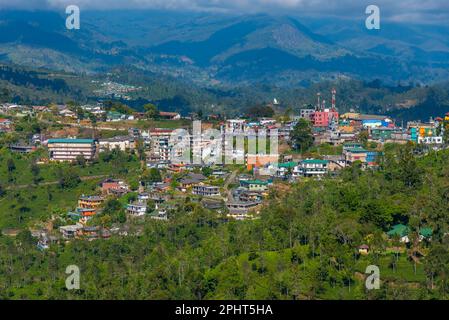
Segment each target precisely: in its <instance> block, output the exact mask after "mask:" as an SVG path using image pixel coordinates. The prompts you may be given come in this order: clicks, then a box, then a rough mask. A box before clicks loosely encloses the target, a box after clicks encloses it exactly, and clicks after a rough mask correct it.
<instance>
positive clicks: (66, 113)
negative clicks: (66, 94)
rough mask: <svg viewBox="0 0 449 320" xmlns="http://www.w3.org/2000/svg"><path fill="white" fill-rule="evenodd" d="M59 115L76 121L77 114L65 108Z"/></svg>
mask: <svg viewBox="0 0 449 320" xmlns="http://www.w3.org/2000/svg"><path fill="white" fill-rule="evenodd" d="M59 115H60V116H61V117H65V118H74V119H76V113H75V112H73V111H72V110H70V109H67V108H64V109H62V110H60V111H59Z"/></svg>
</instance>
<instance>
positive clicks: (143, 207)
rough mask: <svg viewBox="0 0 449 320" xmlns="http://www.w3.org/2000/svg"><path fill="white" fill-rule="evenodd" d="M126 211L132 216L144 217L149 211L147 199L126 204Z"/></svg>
mask: <svg viewBox="0 0 449 320" xmlns="http://www.w3.org/2000/svg"><path fill="white" fill-rule="evenodd" d="M126 213H127V214H129V215H130V216H132V217H142V216H144V215H146V213H147V203H146V202H145V201H137V202H133V203H130V204H128V205H127V206H126Z"/></svg>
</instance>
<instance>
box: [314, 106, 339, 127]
mask: <svg viewBox="0 0 449 320" xmlns="http://www.w3.org/2000/svg"><path fill="white" fill-rule="evenodd" d="M331 119H335V120H337V121H338V112H337V111H334V110H329V109H324V111H315V112H314V113H313V115H312V122H313V126H314V127H328V126H329V123H330V121H331Z"/></svg>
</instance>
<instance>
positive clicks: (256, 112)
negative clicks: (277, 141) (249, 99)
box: [245, 105, 274, 119]
mask: <svg viewBox="0 0 449 320" xmlns="http://www.w3.org/2000/svg"><path fill="white" fill-rule="evenodd" d="M245 114H246V116H247V117H248V118H253V119H257V118H271V117H273V116H274V110H273V108H272V107H270V106H261V105H255V106H251V107H249V108H248V109H247V110H246V113H245Z"/></svg>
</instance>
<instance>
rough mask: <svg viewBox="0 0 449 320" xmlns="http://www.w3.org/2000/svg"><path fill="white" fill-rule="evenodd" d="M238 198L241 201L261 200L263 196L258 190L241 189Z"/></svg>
mask: <svg viewBox="0 0 449 320" xmlns="http://www.w3.org/2000/svg"><path fill="white" fill-rule="evenodd" d="M238 198H239V200H240V201H243V202H261V201H262V199H263V197H262V195H261V194H260V193H259V192H251V191H243V192H241V193H239V194H238Z"/></svg>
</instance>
